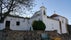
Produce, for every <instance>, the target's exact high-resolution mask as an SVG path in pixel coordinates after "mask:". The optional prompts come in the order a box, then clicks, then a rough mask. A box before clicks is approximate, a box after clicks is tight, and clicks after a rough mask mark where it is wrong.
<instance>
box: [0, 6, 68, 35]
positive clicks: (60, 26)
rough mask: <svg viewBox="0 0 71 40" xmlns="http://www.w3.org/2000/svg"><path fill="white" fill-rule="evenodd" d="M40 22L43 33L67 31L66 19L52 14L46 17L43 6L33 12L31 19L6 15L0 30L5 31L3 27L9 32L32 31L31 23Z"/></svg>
mask: <svg viewBox="0 0 71 40" xmlns="http://www.w3.org/2000/svg"><path fill="white" fill-rule="evenodd" d="M35 20H36V21H38V20H41V21H43V23H44V24H45V26H46V29H45V31H54V30H56V31H57V33H59V34H63V33H68V31H67V24H68V20H67V18H65V17H63V16H60V15H57V14H53V15H51V16H50V17H49V16H47V15H46V8H45V7H44V6H41V7H40V10H39V11H37V12H35V14H34V15H33V16H32V17H31V18H24V17H19V16H13V15H8V16H7V17H6V18H5V20H4V22H3V23H0V30H2V29H5V27H7V28H10V29H11V30H28V31H29V30H33V28H32V23H33V21H35Z"/></svg>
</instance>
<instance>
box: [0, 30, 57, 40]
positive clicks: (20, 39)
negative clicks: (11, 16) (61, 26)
mask: <svg viewBox="0 0 71 40" xmlns="http://www.w3.org/2000/svg"><path fill="white" fill-rule="evenodd" d="M42 33H46V34H49V35H51V34H53V33H54V34H55V35H56V33H55V32H47V31H45V32H44V31H16V30H15V31H0V40H41V34H42Z"/></svg>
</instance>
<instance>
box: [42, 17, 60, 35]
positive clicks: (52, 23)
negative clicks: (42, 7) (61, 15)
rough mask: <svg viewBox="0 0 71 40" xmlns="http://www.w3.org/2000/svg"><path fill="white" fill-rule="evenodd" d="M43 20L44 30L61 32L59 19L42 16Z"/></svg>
mask: <svg viewBox="0 0 71 40" xmlns="http://www.w3.org/2000/svg"><path fill="white" fill-rule="evenodd" d="M43 22H44V24H45V25H46V29H45V31H54V30H57V32H58V33H59V34H61V32H60V25H59V21H57V20H54V19H51V18H47V17H45V16H44V18H43Z"/></svg>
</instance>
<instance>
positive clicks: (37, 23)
mask: <svg viewBox="0 0 71 40" xmlns="http://www.w3.org/2000/svg"><path fill="white" fill-rule="evenodd" d="M32 27H33V30H45V28H46V26H45V24H44V23H43V22H42V21H34V22H33V24H32Z"/></svg>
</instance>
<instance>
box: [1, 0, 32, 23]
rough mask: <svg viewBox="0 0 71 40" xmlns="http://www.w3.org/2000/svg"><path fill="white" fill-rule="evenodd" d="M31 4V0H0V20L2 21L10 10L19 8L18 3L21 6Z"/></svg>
mask: <svg viewBox="0 0 71 40" xmlns="http://www.w3.org/2000/svg"><path fill="white" fill-rule="evenodd" d="M32 4H33V0H0V16H1V17H0V22H3V21H4V19H5V18H6V17H7V15H9V14H10V12H13V11H17V10H18V9H20V7H21V6H20V5H22V7H26V8H30V7H31V6H32ZM20 11H21V10H20ZM2 14H4V15H2Z"/></svg>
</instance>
